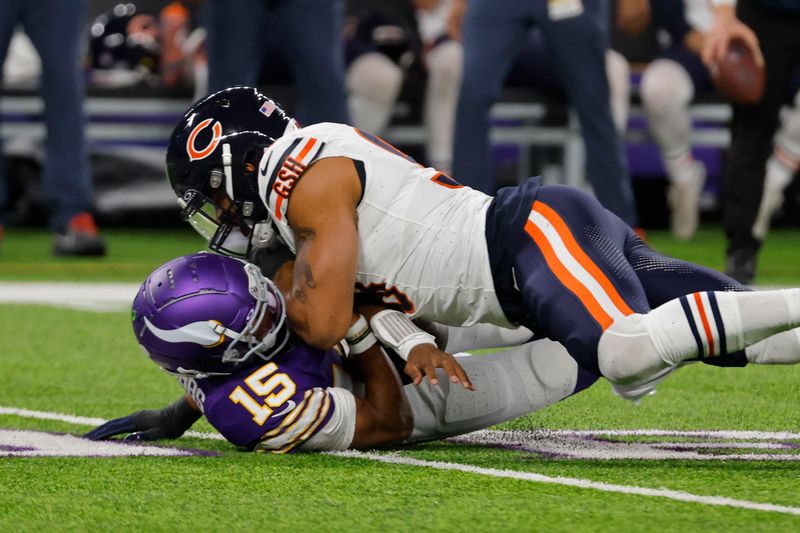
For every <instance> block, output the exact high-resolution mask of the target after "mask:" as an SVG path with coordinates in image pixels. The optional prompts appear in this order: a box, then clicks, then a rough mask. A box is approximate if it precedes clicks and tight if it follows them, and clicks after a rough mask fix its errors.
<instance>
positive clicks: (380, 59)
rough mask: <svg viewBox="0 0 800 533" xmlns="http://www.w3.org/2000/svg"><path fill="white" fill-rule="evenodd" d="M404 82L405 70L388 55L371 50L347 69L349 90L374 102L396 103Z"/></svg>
mask: <svg viewBox="0 0 800 533" xmlns="http://www.w3.org/2000/svg"><path fill="white" fill-rule="evenodd" d="M402 84H403V72H402V70H401V69H400V67H398V66H397V65H395V64H394V62H392V61H391V60H390V59H389V58H388V57H386V56H384V55H383V54H379V53H377V52H370V53H367V54H364V55H362V56H360V57H358V58H356V59H355V60H354V61H353V62H352V63H351V64H350V66H349V67H348V69H347V90H348V91H349V92H350V93H351V94H352V95H357V96H359V97H361V98H366V99H368V100H371V101H374V102H390V103H394V101H395V100H396V99H397V95H398V93H399V92H400V88H401V87H402Z"/></svg>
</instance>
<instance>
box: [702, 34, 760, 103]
mask: <svg viewBox="0 0 800 533" xmlns="http://www.w3.org/2000/svg"><path fill="white" fill-rule="evenodd" d="M711 78H712V79H713V80H714V85H716V86H717V90H719V92H720V93H722V95H723V96H725V98H727V99H728V100H729V101H730V102H731V103H734V104H745V105H752V104H757V103H758V102H760V101H761V97H762V96H764V83H765V82H764V66H763V65H759V64H758V63H757V62H756V58H755V55H753V52H751V51H750V49H749V48H748V47H747V45H746V44H745V43H744V41H742V40H741V39H733V40H731V42H730V44H729V45H728V51H727V52H726V54H725V56H724V57H723V58H722V59H721V60H720V61H719V62H718V63H716V64H715V65H712V67H711Z"/></svg>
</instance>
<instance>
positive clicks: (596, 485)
mask: <svg viewBox="0 0 800 533" xmlns="http://www.w3.org/2000/svg"><path fill="white" fill-rule="evenodd" d="M330 455H335V456H337V457H350V458H353V459H368V460H370V461H379V462H381V463H389V464H396V465H404V466H418V467H422V468H433V469H436V470H455V471H457V472H465V473H469V474H478V475H482V476H491V477H499V478H508V479H519V480H522V481H534V482H536V483H550V484H554V485H563V486H566V487H578V488H582V489H594V490H599V491H602V492H617V493H620V494H632V495H635V496H650V497H656V498H666V499H668V500H676V501H681V502H689V503H701V504H705V505H724V506H728V507H737V508H739V509H750V510H753V511H768V512H774V513H784V514H791V515H796V516H800V507H786V506H783V505H774V504H771V503H757V502H749V501H746V500H735V499H733V498H725V497H723V496H700V495H698V494H691V493H689V492H682V491H677V490H668V489H649V488H645V487H635V486H631V485H614V484H611V483H601V482H598V481H591V480H588V479H580V478H571V477H560V476H558V477H551V476H544V475H542V474H535V473H533V472H518V471H516V470H498V469H496V468H483V467H479V466H473V465H465V464H460V463H446V462H442V461H424V460H422V459H414V458H412V457H404V456H401V455H397V454H377V453H365V452H357V451H346V452H331V453H330Z"/></svg>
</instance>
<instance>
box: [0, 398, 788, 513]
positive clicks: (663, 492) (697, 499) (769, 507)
mask: <svg viewBox="0 0 800 533" xmlns="http://www.w3.org/2000/svg"><path fill="white" fill-rule="evenodd" d="M0 415H14V416H20V417H25V418H37V419H42V420H57V421H60V422H66V423H69V424H79V425H89V426H96V425H98V424H102V423H104V422H106V420H105V419H102V418H90V417H83V416H75V415H69V414H63V413H52V412H47V411H32V410H29V409H19V408H16V407H3V406H0ZM611 431H616V430H611ZM646 431H650V432H657V433H652V434H659V435H661V434H665V435H676V434H683V433H687V434H689V433H697V434H702V435H708V434H709V433H712V432H700V431H698V432H677V431H669V430H646ZM490 432H491V431H485V432H482V433H490ZM554 433H557V432H554ZM563 433H568V432H567V431H564V432H563ZM570 433H573V434H574V433H576V432H570ZM586 433H588V432H586ZM720 433H725V434H726V435H736V436H732V437H729V438H747V437H741V435H742V434H757V435H760V436H761V438H769V437H767V435H786V433H759V432H744V431H740V432H737V431H726V432H720ZM594 434H610V433H608V432H606V431H600V432H595V433H594ZM186 435H187V436H191V437H197V438H201V439H213V440H224V438H223V437H222V436H221V435H219V434H216V433H200V432H196V431H189V432H187V433H186ZM788 435H797V434H794V433H790V434H788ZM753 438H758V437H753ZM328 455H332V456H335V457H345V458H353V459H366V460H370V461H378V462H382V463H389V464H396V465H402V466H415V467H420V468H433V469H436V470H454V471H458V472H464V473H469V474H477V475H482V476H491V477H497V478H507V479H518V480H522V481H532V482H535V483H550V484H554V485H562V486H567V487H578V488H584V489H592V490H599V491H602V492H616V493H620V494H630V495H634V496H648V497H655V498H665V499H668V500H675V501H681V502H688V503H699V504H704V505H721V506H727V507H735V508H739V509H749V510H753V511H766V512H774V513H783V514H790V515H795V516H800V507H788V506H784V505H774V504H771V503H759V502H750V501H747V500H737V499H733V498H726V497H723V496H701V495H698V494H692V493H689V492H683V491H676V490H669V489H651V488H646V487H637V486H632V485H615V484H611V483H602V482H598V481H591V480H589V479H580V478H570V477H561V476H555V477H554V476H545V475H542V474H536V473H533V472H519V471H516V470H500V469H496V468H483V467H479V466H474V465H469V464H461V463H448V462H443V461H425V460H422V459H414V458H412V457H406V456H401V455H399V454H397V453H392V454H378V453H368V452H358V451H345V452H328Z"/></svg>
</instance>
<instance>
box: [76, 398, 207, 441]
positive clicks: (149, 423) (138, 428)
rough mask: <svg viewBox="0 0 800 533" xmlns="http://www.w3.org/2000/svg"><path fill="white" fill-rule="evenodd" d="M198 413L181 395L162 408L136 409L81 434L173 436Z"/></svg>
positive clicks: (129, 438) (93, 436)
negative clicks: (131, 412)
mask: <svg viewBox="0 0 800 533" xmlns="http://www.w3.org/2000/svg"><path fill="white" fill-rule="evenodd" d="M201 416H202V415H201V414H200V413H199V412H198V411H197V410H196V409H195V408H194V406H193V405H192V404H191V403H190V401H189V400H188V398H186V397H185V396H184V397H182V398H181V399H179V400H178V401H176V402H174V403H172V404H170V405H168V406H167V407H165V408H163V409H146V410H142V411H136V412H135V413H133V414H130V415H128V416H124V417H122V418H115V419H114V420H109V421H108V422H106V423H105V424H102V425H100V426H97V427H96V428H94V429H93V430H91V431H90V432H88V433H86V434H85V435H84V436H83V437H84V438H86V439H90V440H106V439H108V438H110V437H113V436H115V435H121V434H123V433H129V435H127V436H126V437H125V438H124V439H122V440H123V441H126V442H130V441H142V440H157V439H177V438H178V437H180V436H181V435H183V434H184V432H185V431H186V430H187V429H189V428H190V427H192V424H194V423H195V422H197V420H198V419H199V418H200V417H201Z"/></svg>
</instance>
